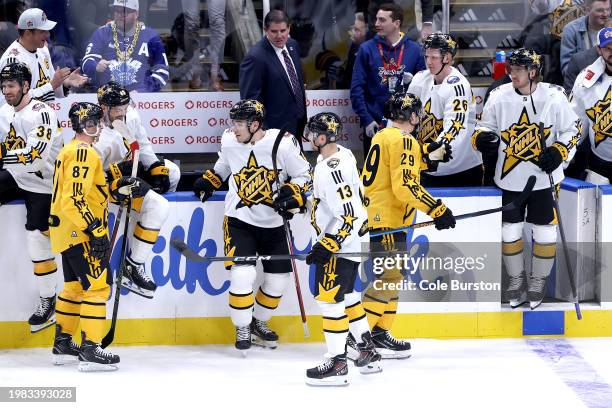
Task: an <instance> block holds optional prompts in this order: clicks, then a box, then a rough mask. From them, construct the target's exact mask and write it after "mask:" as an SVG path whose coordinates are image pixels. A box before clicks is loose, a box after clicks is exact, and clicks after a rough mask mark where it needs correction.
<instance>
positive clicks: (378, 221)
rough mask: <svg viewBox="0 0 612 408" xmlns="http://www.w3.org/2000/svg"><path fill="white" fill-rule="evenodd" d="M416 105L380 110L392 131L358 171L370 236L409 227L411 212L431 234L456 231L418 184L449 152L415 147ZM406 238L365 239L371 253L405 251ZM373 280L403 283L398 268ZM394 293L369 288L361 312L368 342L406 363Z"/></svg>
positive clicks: (399, 103)
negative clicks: (423, 217)
mask: <svg viewBox="0 0 612 408" xmlns="http://www.w3.org/2000/svg"><path fill="white" fill-rule="evenodd" d="M421 114H422V105H421V101H420V100H419V98H418V97H417V96H416V95H413V94H411V93H407V94H405V95H403V94H395V95H393V96H392V97H391V98H390V99H389V100H388V101H387V103H386V104H385V117H386V118H388V119H389V120H391V121H392V122H393V126H391V127H387V128H385V129H383V130H381V131H380V132H378V133H377V134H376V135H375V136H374V138H373V139H372V147H370V151H369V152H368V156H367V158H366V160H365V164H364V167H363V171H362V181H363V186H364V187H365V205H366V209H367V211H368V225H369V226H370V232H384V231H385V230H388V229H396V228H402V227H405V226H408V225H410V224H412V223H413V222H414V219H415V216H416V210H420V211H423V212H424V213H426V214H427V215H429V216H430V217H431V218H433V220H434V223H435V227H436V229H446V228H454V227H455V217H454V216H453V213H452V212H451V210H450V209H449V208H447V207H446V205H444V203H443V202H442V200H436V199H435V198H434V197H432V196H431V194H429V192H427V190H425V189H424V188H423V187H422V186H421V185H420V183H419V180H420V176H421V171H422V170H427V169H432V168H435V167H436V166H437V165H438V163H437V162H438V161H443V160H447V159H448V157H445V156H448V151H447V148H448V146H447V145H446V144H444V143H442V142H432V143H428V144H424V145H422V146H421V145H420V144H419V142H418V141H417V140H416V139H415V137H414V136H413V133H414V132H415V131H416V129H417V127H418V125H419V121H420V115H421ZM405 242H406V234H405V233H403V232H402V233H393V234H385V235H381V236H377V237H370V244H371V248H370V249H371V250H373V251H383V250H384V251H393V250H397V249H399V250H405V248H406V244H405ZM377 279H379V280H381V281H382V282H383V283H384V282H398V281H400V280H401V279H403V276H402V274H401V272H400V271H399V270H398V269H397V268H389V269H386V270H385V271H384V272H383V273H382V275H381V276H379V277H378V278H377ZM397 295H398V291H397V290H376V289H374V286H371V287H370V288H368V289H367V290H366V292H365V294H364V308H365V311H366V313H367V317H368V323H369V324H370V328H371V330H372V340H373V341H374V345H375V346H376V350H377V351H378V352H379V353H380V354H381V355H382V357H383V358H406V357H410V343H409V342H407V341H403V340H398V339H396V338H394V337H393V336H392V335H391V333H390V330H391V327H392V325H393V321H394V320H395V313H396V311H397V301H398V296H397Z"/></svg>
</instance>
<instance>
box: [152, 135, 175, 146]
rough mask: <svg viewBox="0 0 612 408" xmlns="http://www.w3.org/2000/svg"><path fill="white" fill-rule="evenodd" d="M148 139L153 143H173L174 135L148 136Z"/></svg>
mask: <svg viewBox="0 0 612 408" xmlns="http://www.w3.org/2000/svg"><path fill="white" fill-rule="evenodd" d="M149 140H150V141H151V143H152V144H154V145H162V144H163V145H166V144H174V143H175V142H174V136H150V137H149Z"/></svg>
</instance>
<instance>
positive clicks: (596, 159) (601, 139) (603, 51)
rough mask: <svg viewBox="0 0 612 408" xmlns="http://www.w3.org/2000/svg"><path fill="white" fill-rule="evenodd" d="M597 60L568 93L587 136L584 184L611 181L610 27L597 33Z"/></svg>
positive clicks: (611, 66)
mask: <svg viewBox="0 0 612 408" xmlns="http://www.w3.org/2000/svg"><path fill="white" fill-rule="evenodd" d="M597 44H598V45H597V47H596V48H597V53H598V54H599V58H598V59H597V60H596V61H595V62H594V63H593V64H591V65H589V66H588V67H587V68H586V69H584V70H583V71H582V72H581V73H580V75H578V78H576V83H575V84H574V88H573V90H572V98H571V100H572V101H571V103H572V107H573V109H574V112H575V113H576V114H577V115H578V117H579V118H580V119H581V123H582V125H583V132H584V133H585V136H586V134H587V133H588V136H589V140H590V142H591V152H590V155H589V159H588V170H587V173H588V176H587V181H590V182H592V183H595V184H610V182H611V181H612V132H611V131H610V125H609V123H610V122H609V120H608V119H607V118H608V117H609V116H610V100H611V99H612V97H611V94H612V75H611V74H610V73H611V72H612V28H611V27H606V28H603V29H602V30H601V31H599V33H598V43H597Z"/></svg>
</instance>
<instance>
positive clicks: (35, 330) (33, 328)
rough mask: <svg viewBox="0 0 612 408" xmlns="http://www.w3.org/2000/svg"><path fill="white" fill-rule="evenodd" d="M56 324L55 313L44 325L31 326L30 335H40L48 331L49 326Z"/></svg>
mask: <svg viewBox="0 0 612 408" xmlns="http://www.w3.org/2000/svg"><path fill="white" fill-rule="evenodd" d="M54 324H55V313H54V314H53V315H52V316H51V317H50V318H49V320H47V321H46V322H44V323H43V324H34V325H31V326H30V333H38V332H39V331H41V330H44V329H46V328H47V327H49V326H52V325H54Z"/></svg>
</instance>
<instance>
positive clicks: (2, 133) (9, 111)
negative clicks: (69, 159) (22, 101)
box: [0, 99, 64, 194]
mask: <svg viewBox="0 0 612 408" xmlns="http://www.w3.org/2000/svg"><path fill="white" fill-rule="evenodd" d="M0 142H2V143H4V144H5V146H6V148H7V154H6V156H5V157H4V158H3V159H2V163H3V168H4V169H5V170H7V171H8V172H9V173H10V174H11V176H13V178H14V179H15V182H17V185H18V186H19V188H21V189H22V190H26V191H30V192H33V193H41V194H51V193H52V188H53V170H54V169H55V158H56V157H57V155H58V153H59V151H60V150H61V149H62V146H63V144H64V143H63V140H62V136H61V134H60V130H59V129H58V122H57V118H56V116H55V112H54V111H53V109H52V108H51V107H49V106H48V105H47V104H46V103H44V102H40V101H37V100H34V99H32V100H31V101H30V103H28V104H27V105H26V106H24V107H23V109H21V110H20V111H19V112H15V108H13V107H12V106H11V105H9V104H8V103H5V104H4V105H3V106H2V108H0Z"/></svg>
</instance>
